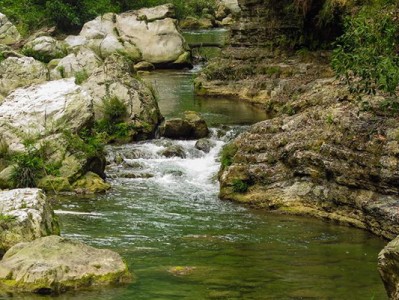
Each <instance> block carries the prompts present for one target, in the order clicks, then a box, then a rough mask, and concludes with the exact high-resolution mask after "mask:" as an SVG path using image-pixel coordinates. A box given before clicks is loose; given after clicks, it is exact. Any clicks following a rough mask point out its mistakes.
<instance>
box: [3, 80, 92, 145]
mask: <svg viewBox="0 0 399 300" xmlns="http://www.w3.org/2000/svg"><path fill="white" fill-rule="evenodd" d="M93 117H94V111H93V104H92V98H91V97H90V95H89V94H88V93H87V92H85V91H84V90H83V89H82V88H81V87H80V86H78V85H76V84H75V83H74V79H61V80H58V81H50V82H46V83H43V84H38V85H33V86H30V87H28V88H25V89H22V88H21V89H17V90H15V91H14V92H13V93H11V94H10V95H9V96H8V97H7V98H5V99H4V101H3V103H2V104H1V105H0V136H1V137H2V141H3V142H6V143H7V144H8V145H9V147H10V150H13V151H19V150H22V149H24V145H23V140H24V138H26V137H28V136H31V137H33V136H38V137H41V138H43V137H46V136H48V135H54V134H57V133H62V132H63V131H64V130H65V129H69V130H71V131H72V132H78V131H79V130H80V129H84V128H86V127H88V126H89V125H90V123H91V122H92V121H93Z"/></svg>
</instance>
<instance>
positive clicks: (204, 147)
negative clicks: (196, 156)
mask: <svg viewBox="0 0 399 300" xmlns="http://www.w3.org/2000/svg"><path fill="white" fill-rule="evenodd" d="M214 146H215V143H214V142H212V141H211V140H209V139H205V138H203V139H199V140H198V141H197V142H196V143H195V148H197V149H198V150H201V151H204V152H205V153H209V151H211V149H212V147H214Z"/></svg>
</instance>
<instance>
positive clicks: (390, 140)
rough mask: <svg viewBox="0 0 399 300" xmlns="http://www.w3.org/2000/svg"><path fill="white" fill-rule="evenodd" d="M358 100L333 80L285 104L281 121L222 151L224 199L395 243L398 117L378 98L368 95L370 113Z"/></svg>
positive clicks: (244, 135) (268, 122)
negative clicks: (332, 223)
mask: <svg viewBox="0 0 399 300" xmlns="http://www.w3.org/2000/svg"><path fill="white" fill-rule="evenodd" d="M356 99H357V98H356V95H352V94H350V93H349V91H348V89H347V86H345V85H344V84H341V83H339V82H337V81H335V80H334V78H330V79H328V80H327V79H325V80H321V79H320V80H317V81H315V82H312V83H310V84H309V85H308V90H307V91H303V92H302V93H300V94H298V95H297V97H292V98H291V99H290V100H289V101H288V102H283V103H281V106H282V109H281V112H280V114H279V115H277V116H276V117H274V118H272V119H269V120H266V121H263V122H260V123H258V124H255V125H253V126H252V127H251V128H249V130H248V131H247V132H245V133H242V134H241V135H240V136H239V137H237V138H236V139H235V140H234V141H233V143H232V144H231V146H230V147H228V148H226V150H225V151H223V155H222V159H221V161H222V165H223V166H222V170H221V172H220V173H219V175H220V177H219V178H220V183H221V191H220V197H221V198H223V199H229V200H236V201H240V202H243V203H248V204H251V205H252V206H257V207H260V208H265V209H270V210H277V211H279V212H285V213H291V214H298V215H307V216H314V217H317V218H320V219H324V220H328V219H330V220H334V221H335V222H339V223H341V224H346V225H351V226H356V227H358V228H363V229H366V230H369V231H371V232H373V233H375V234H377V235H379V236H383V237H386V238H389V239H392V238H394V237H396V236H397V235H398V234H399V214H398V211H399V197H398V195H399V186H398V184H397V182H398V181H397V180H398V178H399V172H398V164H399V161H398V157H397V155H398V145H399V142H398V136H399V135H398V133H399V130H398V127H397V122H396V119H395V115H394V114H388V113H387V112H386V111H384V109H382V108H381V103H384V101H387V100H386V99H385V98H384V97H382V96H380V95H376V96H371V95H363V96H362V100H363V101H365V103H368V104H369V105H370V106H369V107H370V109H369V110H367V111H365V110H364V108H363V107H361V105H359V103H358V102H357V101H356ZM276 108H277V107H276ZM370 130H373V131H372V133H371V134H370ZM243 186H245V187H247V188H246V189H242V188H241V187H243Z"/></svg>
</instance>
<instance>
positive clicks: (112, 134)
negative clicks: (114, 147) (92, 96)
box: [95, 97, 135, 142]
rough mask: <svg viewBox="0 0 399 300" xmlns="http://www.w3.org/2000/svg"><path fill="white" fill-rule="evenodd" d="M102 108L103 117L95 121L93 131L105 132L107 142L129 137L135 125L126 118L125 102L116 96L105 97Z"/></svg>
mask: <svg viewBox="0 0 399 300" xmlns="http://www.w3.org/2000/svg"><path fill="white" fill-rule="evenodd" d="M102 110H103V118H102V119H100V120H98V121H97V122H96V125H95V131H96V132H97V133H103V134H106V135H107V137H106V139H107V141H108V142H112V141H115V140H120V139H126V138H129V136H130V135H131V132H132V130H134V129H135V126H134V125H133V124H130V123H129V122H128V120H127V119H128V110H127V107H126V104H125V103H123V102H122V101H121V100H120V99H119V98H118V97H105V98H104V99H103V107H102Z"/></svg>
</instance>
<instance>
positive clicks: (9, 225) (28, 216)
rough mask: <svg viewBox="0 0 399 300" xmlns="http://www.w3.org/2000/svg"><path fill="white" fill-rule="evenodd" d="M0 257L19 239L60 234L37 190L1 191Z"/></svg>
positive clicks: (18, 241)
mask: <svg viewBox="0 0 399 300" xmlns="http://www.w3.org/2000/svg"><path fill="white" fill-rule="evenodd" d="M0 229H1V230H0V256H1V255H2V254H3V253H4V252H5V251H7V250H8V249H9V248H11V247H12V246H13V245H15V244H17V243H20V242H28V241H32V240H35V239H37V238H40V237H43V236H47V235H52V234H59V232H60V229H59V224H58V221H57V219H56V217H55V216H54V212H53V210H52V208H51V206H50V203H49V201H48V199H47V197H46V196H45V195H44V193H43V192H42V191H41V190H39V189H17V190H10V191H0Z"/></svg>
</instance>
